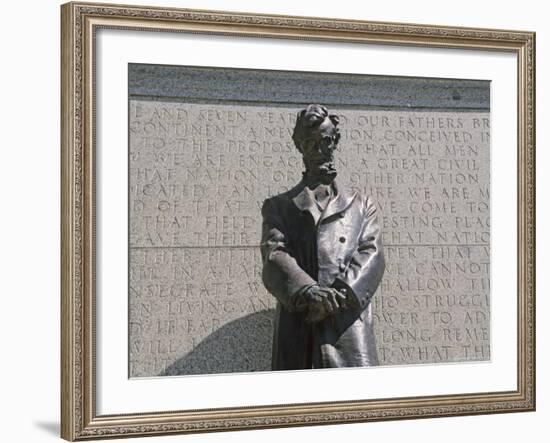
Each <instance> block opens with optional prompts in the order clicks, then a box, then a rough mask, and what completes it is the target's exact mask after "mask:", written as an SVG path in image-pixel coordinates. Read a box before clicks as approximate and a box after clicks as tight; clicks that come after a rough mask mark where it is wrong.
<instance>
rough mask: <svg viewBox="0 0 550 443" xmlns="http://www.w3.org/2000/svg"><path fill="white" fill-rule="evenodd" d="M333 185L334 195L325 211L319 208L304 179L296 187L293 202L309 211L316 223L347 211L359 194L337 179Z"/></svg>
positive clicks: (301, 208)
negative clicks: (345, 186) (338, 182)
mask: <svg viewBox="0 0 550 443" xmlns="http://www.w3.org/2000/svg"><path fill="white" fill-rule="evenodd" d="M331 186H332V191H333V195H332V198H331V199H330V201H329V203H328V205H327V207H326V208H325V210H324V211H323V212H321V211H319V209H318V208H317V205H316V204H315V201H314V197H313V192H312V191H311V190H310V189H309V188H308V187H307V186H306V184H305V183H304V181H303V180H302V181H301V182H300V183H298V185H296V186H295V187H294V189H293V192H292V194H293V195H294V196H293V197H292V202H293V203H294V204H295V205H296V207H297V208H298V209H299V210H300V211H308V212H309V213H310V214H311V215H312V217H313V219H314V220H315V224H318V223H319V222H321V221H322V220H325V219H327V218H329V217H332V216H333V215H336V214H339V213H341V212H343V211H345V210H346V209H347V208H348V206H349V205H350V204H351V203H352V202H353V200H354V199H355V196H356V195H357V192H351V191H348V190H346V189H344V188H340V187H339V186H338V184H337V182H336V180H334V181H333V182H332V184H331Z"/></svg>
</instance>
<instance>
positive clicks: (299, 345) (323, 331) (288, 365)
mask: <svg viewBox="0 0 550 443" xmlns="http://www.w3.org/2000/svg"><path fill="white" fill-rule="evenodd" d="M332 186H333V197H332V198H331V200H330V201H329V203H328V205H327V207H326V208H325V210H324V211H323V212H320V211H319V209H318V208H317V206H316V204H315V202H314V199H313V195H312V192H311V191H310V190H309V189H308V188H307V186H305V184H304V183H303V182H300V183H299V184H298V185H297V186H296V187H294V188H293V189H291V190H290V191H288V192H286V193H283V194H280V195H277V196H274V197H271V198H269V199H267V200H266V201H265V202H264V204H263V207H262V216H263V225H262V241H261V251H262V259H263V273H262V277H263V282H264V285H265V287H266V288H267V290H268V291H269V292H270V293H271V294H273V295H274V296H275V297H276V298H277V312H276V319H275V331H274V337H273V357H272V368H273V369H274V370H285V369H287V370H291V369H311V368H335V367H348V366H373V365H377V364H378V356H377V352H376V345H375V339H374V334H373V323H372V322H373V320H372V315H371V304H370V300H371V297H372V296H373V295H374V293H375V291H376V289H377V287H378V284H379V282H380V280H381V279H382V275H383V273H384V269H385V262H384V253H383V249H382V241H381V233H380V226H379V223H378V220H377V210H376V207H375V206H374V204H373V202H372V200H371V199H370V198H369V197H364V196H362V195H361V194H360V193H357V192H349V191H346V190H344V189H340V188H339V187H338V186H337V184H336V182H333V184H332ZM316 283H317V284H319V285H321V286H329V287H335V288H338V289H342V288H345V289H346V293H347V294H348V297H349V302H347V305H348V307H347V309H345V310H341V311H338V312H336V313H334V314H332V315H330V316H329V317H327V318H325V319H324V320H321V321H320V322H318V323H312V324H311V323H306V321H305V318H306V315H307V309H304V308H303V307H300V306H299V303H298V300H299V295H300V294H302V293H303V292H304V291H305V289H307V288H308V287H310V286H311V285H313V284H316Z"/></svg>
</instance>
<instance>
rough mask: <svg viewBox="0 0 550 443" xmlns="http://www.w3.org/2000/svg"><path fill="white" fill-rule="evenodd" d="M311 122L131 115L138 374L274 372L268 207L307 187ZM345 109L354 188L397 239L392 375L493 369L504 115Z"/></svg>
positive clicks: (383, 328) (132, 351)
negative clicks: (263, 247)
mask: <svg viewBox="0 0 550 443" xmlns="http://www.w3.org/2000/svg"><path fill="white" fill-rule="evenodd" d="M299 109H300V106H298V105H296V106H291V105H280V104H278V105H274V104H269V103H265V104H258V103H250V104H246V105H244V104H241V103H219V102H212V103H208V102H200V103H199V102H191V101H190V102H185V101H184V100H180V101H162V100H159V99H156V100H145V99H144V100H137V99H132V100H131V101H130V114H129V116H130V123H129V134H130V150H129V174H130V177H129V208H128V210H129V228H130V264H129V286H130V289H129V297H130V303H129V306H130V319H129V322H130V324H129V333H130V343H129V355H130V376H132V377H141V376H158V375H176V374H198V373H202V374H205V373H220V372H236V371H238V372H246V371H264V370H269V369H270V365H271V340H272V335H273V333H272V330H273V309H274V307H275V301H274V299H273V297H272V296H271V295H270V294H269V293H268V292H267V291H266V290H265V288H264V285H263V284H262V280H261V272H262V269H261V262H262V261H261V257H260V255H259V248H258V245H259V240H260V234H261V214H260V209H261V205H262V202H263V201H264V200H265V198H266V197H268V196H271V195H275V194H278V193H280V192H283V191H285V190H288V189H290V188H291V187H293V186H294V185H295V184H296V183H298V182H299V180H300V178H301V173H302V169H303V167H302V163H301V161H302V160H301V156H300V154H299V153H298V152H297V151H296V149H295V147H294V145H293V143H292V139H291V133H292V128H293V126H294V123H295V120H296V112H297V111H298V110H299ZM330 110H331V112H334V113H336V114H338V115H340V116H342V120H341V123H340V127H341V135H342V138H341V141H340V143H339V149H338V151H337V152H336V168H337V170H338V173H339V177H338V179H339V181H340V182H342V183H344V184H345V185H346V186H347V187H350V188H352V189H354V190H361V191H362V192H364V193H366V194H369V195H371V196H372V197H373V198H374V200H375V201H376V205H377V207H378V210H379V218H380V220H381V223H382V226H383V244H384V247H385V256H386V261H387V267H386V272H385V275H384V277H383V280H382V282H381V284H380V286H379V289H378V291H377V294H375V296H374V297H373V299H372V303H373V311H372V312H373V320H374V324H375V334H376V341H377V345H378V352H379V359H380V364H382V365H400V364H413V363H414V364H416V363H441V362H459V361H472V360H487V359H489V358H490V347H489V344H490V333H489V331H490V325H489V318H490V297H489V294H490V277H491V276H490V231H491V226H490V225H491V219H490V163H489V160H490V159H489V152H490V149H489V143H490V141H489V133H490V127H489V113H488V112H471V111H470V112H459V111H457V110H454V111H446V110H444V111H440V110H438V111H430V112H426V111H421V110H414V109H412V110H378V109H373V110H369V109H357V107H356V106H355V107H345V106H342V107H341V108H338V107H335V106H332V107H331V109H330Z"/></svg>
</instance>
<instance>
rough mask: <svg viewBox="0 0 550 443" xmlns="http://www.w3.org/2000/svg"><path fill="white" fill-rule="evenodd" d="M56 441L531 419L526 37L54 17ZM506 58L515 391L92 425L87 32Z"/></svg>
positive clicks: (379, 27) (239, 19) (69, 8)
mask: <svg viewBox="0 0 550 443" xmlns="http://www.w3.org/2000/svg"><path fill="white" fill-rule="evenodd" d="M61 22H62V36H61V48H62V51H61V52H62V57H61V78H62V97H61V105H62V106H61V122H62V127H61V140H62V147H61V154H62V155H61V170H62V173H61V190H62V191H61V268H62V275H61V287H62V294H61V318H62V324H61V349H62V356H61V386H62V389H61V436H62V437H63V438H65V439H67V440H70V441H74V440H85V439H93V438H106V437H122V436H145V435H158V434H171V433H192V432H204V431H222V430H237V429H259V428H270V427H282V426H301V425H314V424H315V425H317V424H336V423H351V422H365V421H376V420H395V419H402V418H425V417H442V416H458V415H472V414H489V413H499V412H518V411H533V410H534V409H535V34H534V33H532V32H523V31H501V30H490V29H473V28H455V27H444V26H430V25H416V24H396V23H379V22H364V21H354V20H335V19H323V18H306V17H290V16H269V15H259V14H247V13H228V12H219V11H199V10H185V9H166V8H154V7H132V6H121V5H106V4H87V3H68V4H65V5H63V6H62V7H61ZM104 27H109V28H116V29H132V30H138V29H139V30H148V31H159V32H166V31H170V32H191V33H210V34H223V35H239V36H261V37H278V38H288V39H311V40H330V41H339V42H350V41H353V42H369V43H383V44H395V45H412V46H425V47H445V48H472V49H482V50H491V51H508V52H513V53H515V54H517V57H518V151H517V152H518V245H517V247H518V384H517V390H515V391H511V392H493V393H484V394H468V395H466V394H464V395H452V396H431V397H415V398H395V399H391V400H369V401H366V400H365V401H346V402H331V403H309V404H294V405H281V406H258V407H249V408H227V409H215V410H211V409H210V410H195V411H181V412H156V413H150V414H128V415H109V416H98V415H97V414H96V408H95V395H96V394H95V365H94V354H95V340H94V338H95V334H94V330H95V309H94V307H95V300H94V298H95V286H94V284H95V218H94V216H95V206H94V205H95V192H94V180H95V178H94V177H95V171H94V141H95V140H94V113H95V103H94V102H95V97H94V81H95V76H94V32H95V30H97V29H98V28H104Z"/></svg>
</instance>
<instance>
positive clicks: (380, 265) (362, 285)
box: [332, 197, 386, 310]
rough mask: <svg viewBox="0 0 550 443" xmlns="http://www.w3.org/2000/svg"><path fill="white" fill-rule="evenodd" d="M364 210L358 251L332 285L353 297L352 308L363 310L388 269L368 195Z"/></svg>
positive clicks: (372, 206)
mask: <svg viewBox="0 0 550 443" xmlns="http://www.w3.org/2000/svg"><path fill="white" fill-rule="evenodd" d="M363 211H364V212H363V214H364V219H363V225H362V228H361V233H360V236H359V240H358V244H357V250H356V251H355V252H354V254H353V255H352V257H351V260H350V262H349V264H348V266H347V268H346V271H345V272H344V273H343V274H342V275H340V276H339V277H337V278H336V279H335V281H334V283H333V285H332V286H333V287H335V288H337V289H345V290H346V292H347V293H348V295H349V296H350V297H351V305H352V307H353V308H356V309H361V310H362V309H365V308H366V307H367V306H368V304H369V302H370V300H371V298H372V296H373V295H374V293H375V292H376V289H377V288H378V284H379V283H380V281H381V280H382V276H383V275H384V270H385V268H386V263H385V259H384V250H383V247H382V233H381V230H380V225H379V222H378V217H377V209H376V206H375V205H374V203H373V202H372V200H371V199H370V198H369V197H366V198H365V200H364V203H363Z"/></svg>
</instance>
